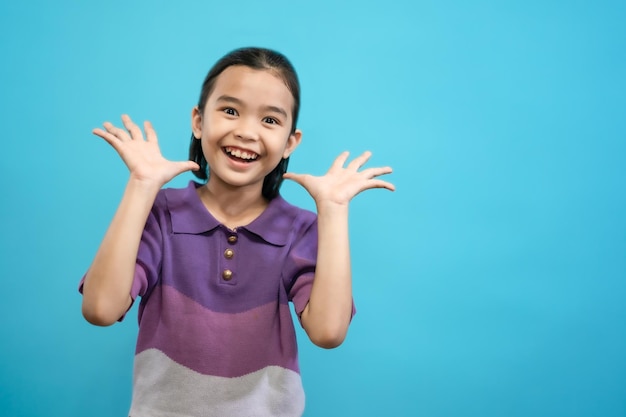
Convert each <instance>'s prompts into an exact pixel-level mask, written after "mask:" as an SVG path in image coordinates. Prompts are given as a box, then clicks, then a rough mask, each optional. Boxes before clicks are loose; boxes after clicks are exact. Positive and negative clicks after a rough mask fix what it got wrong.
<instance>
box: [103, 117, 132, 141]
mask: <svg viewBox="0 0 626 417" xmlns="http://www.w3.org/2000/svg"><path fill="white" fill-rule="evenodd" d="M102 126H104V129H105V130H106V131H107V132H109V133H110V134H112V135H113V136H115V137H116V138H117V139H119V140H121V141H127V140H130V135H129V134H128V132H127V131H125V130H124V129H120V128H119V127H116V126H113V124H112V123H110V122H104V123H103V124H102Z"/></svg>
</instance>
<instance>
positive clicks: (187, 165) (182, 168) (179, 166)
mask: <svg viewBox="0 0 626 417" xmlns="http://www.w3.org/2000/svg"><path fill="white" fill-rule="evenodd" d="M175 164H176V172H177V174H176V175H178V174H182V173H183V172H186V171H197V170H199V169H200V165H198V164H197V163H195V162H193V161H180V162H176V163H175Z"/></svg>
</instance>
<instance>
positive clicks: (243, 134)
mask: <svg viewBox="0 0 626 417" xmlns="http://www.w3.org/2000/svg"><path fill="white" fill-rule="evenodd" d="M234 133H235V136H236V137H237V138H239V139H241V140H245V141H252V140H258V139H259V130H258V123H257V121H256V120H254V119H252V118H251V117H245V118H244V117H242V118H240V119H239V120H238V123H237V127H236V128H235V131H234Z"/></svg>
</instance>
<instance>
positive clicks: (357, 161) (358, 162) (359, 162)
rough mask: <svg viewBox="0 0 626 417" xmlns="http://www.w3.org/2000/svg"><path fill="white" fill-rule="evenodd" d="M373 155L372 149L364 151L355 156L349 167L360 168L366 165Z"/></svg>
mask: <svg viewBox="0 0 626 417" xmlns="http://www.w3.org/2000/svg"><path fill="white" fill-rule="evenodd" d="M371 156H372V153H371V152H370V151H365V152H363V153H362V154H361V155H359V156H357V157H356V158H354V159H353V160H352V162H350V163H349V164H348V166H347V169H352V170H354V171H357V170H358V169H359V168H361V167H362V166H363V165H365V163H366V162H367V161H368V160H369V159H370V157H371Z"/></svg>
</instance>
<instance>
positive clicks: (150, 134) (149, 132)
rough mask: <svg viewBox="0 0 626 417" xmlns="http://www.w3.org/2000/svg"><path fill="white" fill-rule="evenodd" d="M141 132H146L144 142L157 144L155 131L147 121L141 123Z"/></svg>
mask: <svg viewBox="0 0 626 417" xmlns="http://www.w3.org/2000/svg"><path fill="white" fill-rule="evenodd" d="M143 130H144V131H145V132H146V140H147V141H148V142H158V140H157V135H156V131H155V130H154V127H153V126H152V123H150V122H149V121H147V120H146V121H145V122H143Z"/></svg>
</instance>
